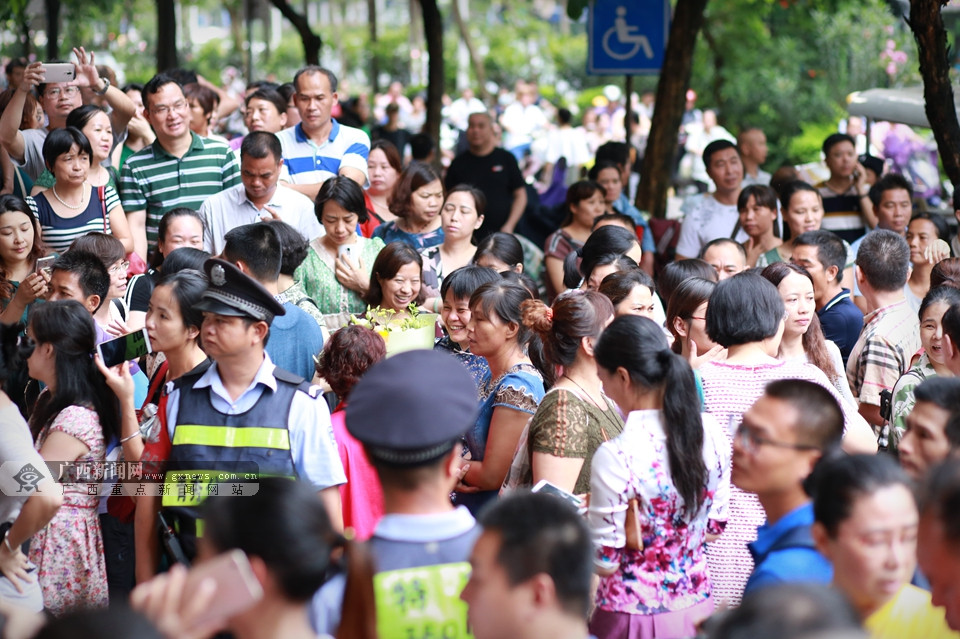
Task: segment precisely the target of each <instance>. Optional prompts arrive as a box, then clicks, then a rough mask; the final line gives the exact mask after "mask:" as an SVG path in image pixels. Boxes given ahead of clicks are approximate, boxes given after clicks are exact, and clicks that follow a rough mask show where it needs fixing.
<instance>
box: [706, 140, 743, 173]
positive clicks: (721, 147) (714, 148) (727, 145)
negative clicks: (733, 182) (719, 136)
mask: <svg viewBox="0 0 960 639" xmlns="http://www.w3.org/2000/svg"><path fill="white" fill-rule="evenodd" d="M727 149H733V150H734V151H736V152H737V155H738V156H739V155H740V147H738V146H737V145H736V144H734V143H733V142H731V141H730V140H714V141H713V142H711V143H710V144H708V145H707V146H706V148H705V149H704V150H703V164H704V165H705V166H706V167H707V168H708V169H709V168H710V159H711V158H712V157H713V154H714V153H718V152H720V151H726V150H727Z"/></svg>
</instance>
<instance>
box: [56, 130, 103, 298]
mask: <svg viewBox="0 0 960 639" xmlns="http://www.w3.org/2000/svg"><path fill="white" fill-rule="evenodd" d="M55 130H56V129H55ZM54 271H65V272H67V273H75V274H76V275H77V283H78V284H79V285H80V290H81V291H82V292H83V295H84V297H90V296H91V295H99V296H100V304H101V305H102V304H103V303H104V302H105V301H107V294H108V293H109V292H110V272H109V271H107V267H106V266H104V265H103V262H101V261H100V258H99V257H97V256H96V255H94V254H93V253H89V252H87V251H79V250H78V251H67V252H65V253H64V254H63V255H61V256H60V257H58V258H57V259H56V261H55V262H54V263H53V268H52V269H51V272H54ZM98 308H99V307H98Z"/></svg>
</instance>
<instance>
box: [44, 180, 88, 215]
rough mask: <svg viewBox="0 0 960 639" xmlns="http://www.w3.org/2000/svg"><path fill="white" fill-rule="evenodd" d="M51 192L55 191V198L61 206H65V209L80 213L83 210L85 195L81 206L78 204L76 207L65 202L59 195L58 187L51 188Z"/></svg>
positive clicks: (81, 197)
mask: <svg viewBox="0 0 960 639" xmlns="http://www.w3.org/2000/svg"><path fill="white" fill-rule="evenodd" d="M50 190H51V191H53V197H55V198H57V202H59V203H60V204H63V205H64V206H65V207H67V208H68V209H72V210H74V211H79V210H80V209H82V208H83V195H81V196H80V204H77V205H76V206H74V205H73V204H69V203H67V202H64V201H63V198H62V197H60V194H59V193H57V187H56V186H52V187H50Z"/></svg>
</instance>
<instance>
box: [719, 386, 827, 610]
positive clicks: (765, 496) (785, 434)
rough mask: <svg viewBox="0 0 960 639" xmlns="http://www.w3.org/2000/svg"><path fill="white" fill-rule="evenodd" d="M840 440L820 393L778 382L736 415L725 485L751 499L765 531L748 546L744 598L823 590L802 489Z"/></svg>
mask: <svg viewBox="0 0 960 639" xmlns="http://www.w3.org/2000/svg"><path fill="white" fill-rule="evenodd" d="M842 438H843V412H842V411H841V410H840V406H839V405H838V404H837V401H836V400H835V399H833V396H832V395H831V394H830V393H829V392H828V391H827V390H826V389H825V388H823V387H822V386H820V385H818V384H815V383H813V382H807V381H802V380H796V379H791V380H780V381H776V382H772V383H770V384H769V385H767V388H766V390H765V391H764V394H763V395H762V396H761V397H760V399H758V400H757V401H756V403H754V405H753V406H751V407H750V410H748V411H747V412H746V413H744V415H743V423H742V425H741V426H740V429H739V430H738V431H737V434H736V436H735V438H734V443H733V469H732V471H731V474H730V481H731V482H733V483H734V484H735V485H736V486H737V487H738V488H740V489H741V490H745V491H748V492H753V493H756V494H757V497H758V498H759V500H760V505H761V506H763V510H764V512H765V513H766V515H767V523H766V524H764V525H763V526H760V528H758V529H757V539H756V541H754V542H752V543H750V544H748V548H749V549H750V554H751V555H752V556H753V561H754V566H755V567H754V570H753V573H752V574H751V575H750V579H749V580H748V581H747V586H746V589H745V590H744V596H746V595H748V594H750V592H751V591H753V590H756V589H758V588H762V587H764V586H767V585H770V584H775V583H783V582H817V583H824V584H826V583H830V581H831V579H832V578H833V568H832V566H831V565H830V562H828V561H827V560H826V559H825V558H824V557H823V555H821V554H820V553H819V552H817V550H816V549H815V547H814V543H813V538H812V537H811V535H810V527H811V525H812V524H813V504H812V502H811V501H810V497H809V496H808V495H807V492H806V487H805V483H806V482H807V480H808V477H809V476H810V474H811V472H812V471H813V468H814V466H815V465H816V464H817V461H818V460H819V459H820V457H821V456H822V455H824V454H825V453H826V452H827V451H828V450H829V449H834V448H838V447H839V446H840V440H841V439H842Z"/></svg>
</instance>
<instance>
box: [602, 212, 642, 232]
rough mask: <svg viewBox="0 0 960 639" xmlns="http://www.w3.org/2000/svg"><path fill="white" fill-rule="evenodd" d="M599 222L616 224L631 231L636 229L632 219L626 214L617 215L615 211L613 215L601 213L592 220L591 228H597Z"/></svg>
mask: <svg viewBox="0 0 960 639" xmlns="http://www.w3.org/2000/svg"><path fill="white" fill-rule="evenodd" d="M601 222H616V223H617V224H619V225H620V226H622V227H623V228H627V227H628V226H629V227H630V228H632V229H635V228H637V223H636V222H634V221H633V218H632V217H630V216H629V215H627V214H626V213H617V212H616V211H614V212H613V213H602V214H600V215H598V216H597V217H595V218H593V228H597V224H600V223H601Z"/></svg>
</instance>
